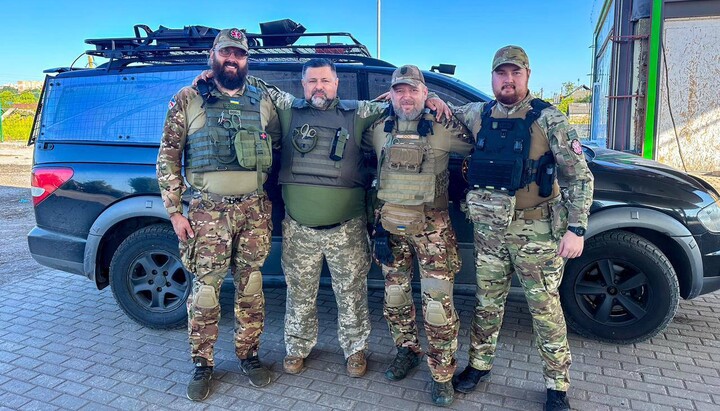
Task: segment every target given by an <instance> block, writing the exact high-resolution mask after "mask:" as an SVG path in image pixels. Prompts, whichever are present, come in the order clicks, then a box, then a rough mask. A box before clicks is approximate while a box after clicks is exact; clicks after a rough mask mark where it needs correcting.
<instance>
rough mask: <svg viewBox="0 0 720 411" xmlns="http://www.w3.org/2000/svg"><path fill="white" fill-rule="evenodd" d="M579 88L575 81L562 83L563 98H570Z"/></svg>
mask: <svg viewBox="0 0 720 411" xmlns="http://www.w3.org/2000/svg"><path fill="white" fill-rule="evenodd" d="M578 87H579V86H578V85H577V84H575V82H574V81H565V82H563V83H562V90H561V92H560V94H562V95H563V96H568V95H570V93H572V92H573V91H574V90H575V89H576V88H578Z"/></svg>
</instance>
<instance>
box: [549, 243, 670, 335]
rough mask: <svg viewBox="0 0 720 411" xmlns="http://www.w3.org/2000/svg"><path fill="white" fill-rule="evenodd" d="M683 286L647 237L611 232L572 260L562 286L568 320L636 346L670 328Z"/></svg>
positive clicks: (579, 330)
mask: <svg viewBox="0 0 720 411" xmlns="http://www.w3.org/2000/svg"><path fill="white" fill-rule="evenodd" d="M679 294H680V287H679V286H678V281H677V276H676V275H675V270H674V269H673V267H672V264H670V261H669V260H668V259H667V257H665V255H664V254H663V253H662V251H660V250H659V249H658V248H657V247H655V245H653V244H652V243H651V242H649V241H647V240H646V239H644V238H643V237H640V236H638V235H635V234H632V233H628V232H625V231H608V232H604V233H601V234H599V235H597V236H595V237H592V238H590V239H588V240H587V242H586V243H585V250H584V251H583V253H582V255H581V256H580V257H578V258H575V259H572V260H569V261H568V263H567V266H566V267H565V274H564V277H563V281H562V284H561V285H560V300H561V301H562V305H563V310H564V312H565V319H566V321H567V324H568V325H569V326H570V327H571V328H572V329H573V330H574V331H575V332H577V333H578V334H580V335H583V336H585V337H588V338H593V339H596V340H599V341H604V342H610V343H615V344H631V343H635V342H639V341H644V340H647V339H649V338H651V337H653V336H655V335H657V334H658V333H659V332H660V331H662V330H663V329H665V327H666V326H667V324H668V323H669V322H670V321H671V320H672V318H673V316H675V312H676V311H677V306H678V299H679Z"/></svg>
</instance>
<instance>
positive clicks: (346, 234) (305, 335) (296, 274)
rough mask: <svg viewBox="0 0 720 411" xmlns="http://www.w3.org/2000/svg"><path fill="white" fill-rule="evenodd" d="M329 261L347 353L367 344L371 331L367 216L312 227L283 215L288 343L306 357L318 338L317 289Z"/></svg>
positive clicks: (290, 350)
mask: <svg viewBox="0 0 720 411" xmlns="http://www.w3.org/2000/svg"><path fill="white" fill-rule="evenodd" d="M323 259H325V261H327V265H328V268H329V269H330V275H331V279H332V288H333V292H334V293H335V300H336V302H337V307H338V341H339V342H340V347H341V348H342V350H343V353H344V354H345V358H348V357H349V356H351V355H352V354H354V353H356V352H358V351H360V350H365V349H367V340H368V337H369V336H370V314H369V311H368V295H367V274H368V271H369V270H370V252H369V245H368V234H367V228H366V225H365V217H358V218H353V219H352V220H350V221H347V222H345V223H343V224H341V225H340V226H338V227H335V228H330V229H314V228H310V227H306V226H303V225H301V224H299V223H298V222H297V221H295V220H293V219H292V218H291V217H289V216H287V217H285V220H283V247H282V269H283V271H284V272H285V281H286V282H287V300H286V309H285V348H286V351H287V355H290V356H295V357H301V358H305V357H307V356H308V355H309V354H310V351H311V350H312V348H313V347H314V346H315V344H316V343H317V334H318V318H317V294H318V287H319V285H320V273H321V271H322V267H323Z"/></svg>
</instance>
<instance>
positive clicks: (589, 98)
mask: <svg viewBox="0 0 720 411" xmlns="http://www.w3.org/2000/svg"><path fill="white" fill-rule="evenodd" d="M591 102H592V93H591V94H588V95H587V96H585V97H583V98H579V99H578V100H577V101H576V103H591Z"/></svg>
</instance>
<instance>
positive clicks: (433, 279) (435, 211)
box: [367, 65, 473, 406]
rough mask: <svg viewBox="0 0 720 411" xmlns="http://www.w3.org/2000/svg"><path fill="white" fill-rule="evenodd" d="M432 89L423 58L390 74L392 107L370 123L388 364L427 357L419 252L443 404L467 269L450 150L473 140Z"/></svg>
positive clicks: (402, 372)
mask: <svg viewBox="0 0 720 411" xmlns="http://www.w3.org/2000/svg"><path fill="white" fill-rule="evenodd" d="M427 96H428V89H427V87H426V86H425V78H424V76H423V74H422V72H421V71H420V70H419V69H418V68H417V67H416V66H410V65H407V66H402V67H400V68H398V69H396V70H395V72H394V73H393V75H392V79H391V87H390V99H391V101H392V110H391V111H390V112H389V113H388V115H387V116H385V117H384V118H383V119H381V120H380V121H378V122H376V123H375V124H374V125H373V127H372V128H371V129H369V130H368V131H367V133H370V134H371V135H372V143H373V148H374V149H375V152H376V154H377V157H378V159H379V160H378V161H379V167H378V176H377V178H378V180H377V181H378V184H377V186H378V194H377V196H378V199H379V200H380V201H381V202H382V205H381V207H379V208H378V210H377V213H376V214H377V216H378V217H377V221H376V225H375V250H374V251H375V259H376V261H377V262H378V265H380V266H381V267H382V271H383V275H384V277H385V302H384V309H383V312H384V315H385V318H386V320H387V322H388V326H389V328H390V335H391V336H392V338H393V341H394V343H395V346H396V347H397V355H396V356H395V359H394V360H393V361H392V363H391V364H390V366H389V367H388V368H387V370H386V371H385V377H386V378H387V379H389V380H391V381H396V380H400V379H403V378H405V377H406V376H407V374H408V372H410V370H411V369H413V368H414V367H416V366H417V365H418V364H419V363H420V358H421V357H422V352H423V351H422V348H420V342H419V340H418V328H417V324H416V322H415V304H414V303H413V297H412V287H411V285H410V282H411V280H412V276H413V271H414V269H413V258H414V256H416V257H417V259H418V262H419V265H420V267H419V269H420V283H421V286H422V308H423V314H424V315H423V317H424V319H425V331H426V334H427V339H428V345H429V349H428V352H427V362H428V366H429V367H430V373H431V375H432V387H431V397H432V401H433V403H434V404H436V405H440V406H447V405H450V404H451V403H452V401H453V398H454V393H453V387H452V383H451V378H452V375H453V372H454V371H455V368H456V362H455V351H456V350H457V336H458V330H459V326H460V324H459V321H458V316H457V313H456V312H455V307H454V305H453V283H454V279H455V274H456V273H457V272H458V270H459V269H460V258H459V255H458V250H457V239H456V237H455V232H454V231H453V228H452V225H451V224H450V216H449V215H448V183H449V180H448V175H449V174H448V161H449V157H450V153H451V152H454V153H459V154H461V155H467V154H468V153H469V152H470V150H471V149H472V147H473V140H472V136H471V135H470V133H469V130H468V129H467V128H465V127H464V126H463V125H462V124H460V123H459V122H457V121H455V120H453V121H448V120H444V121H442V122H438V121H436V119H435V117H434V116H433V114H432V113H431V112H429V111H428V110H426V109H425V100H426V99H427Z"/></svg>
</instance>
